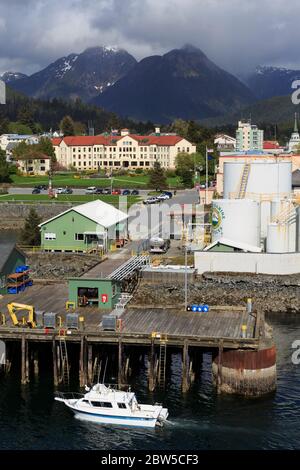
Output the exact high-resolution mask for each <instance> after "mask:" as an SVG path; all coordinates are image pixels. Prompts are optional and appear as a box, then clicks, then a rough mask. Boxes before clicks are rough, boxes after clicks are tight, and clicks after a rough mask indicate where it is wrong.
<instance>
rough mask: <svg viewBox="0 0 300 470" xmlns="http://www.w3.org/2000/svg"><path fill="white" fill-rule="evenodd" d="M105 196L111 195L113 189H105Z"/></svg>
mask: <svg viewBox="0 0 300 470" xmlns="http://www.w3.org/2000/svg"><path fill="white" fill-rule="evenodd" d="M103 194H111V189H110V188H104V189H103Z"/></svg>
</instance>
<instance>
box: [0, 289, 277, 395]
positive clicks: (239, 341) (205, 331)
mask: <svg viewBox="0 0 300 470" xmlns="http://www.w3.org/2000/svg"><path fill="white" fill-rule="evenodd" d="M66 298H67V286H66V285H64V284H58V285H51V286H38V285H35V286H33V287H32V288H31V289H29V290H28V291H25V292H24V293H22V294H18V295H16V296H14V295H9V296H8V295H7V296H4V297H3V298H2V299H0V312H1V314H2V315H3V314H4V315H5V319H6V320H5V322H3V323H5V324H2V326H0V340H2V341H4V342H5V343H6V344H7V345H9V344H10V343H11V342H18V343H20V344H21V381H22V383H24V384H25V383H28V381H29V380H30V373H29V370H30V369H32V367H31V366H32V363H33V364H34V370H36V371H38V368H39V364H38V359H37V355H36V354H35V345H37V344H45V343H50V344H51V345H52V354H53V380H54V384H55V385H58V384H59V382H61V381H62V379H63V378H64V377H66V376H67V375H68V374H69V372H68V374H67V373H66V367H68V364H67V363H68V359H66V355H67V350H68V347H69V345H71V344H77V347H79V379H80V380H79V381H80V385H81V386H84V385H85V384H86V383H88V382H91V381H92V379H93V377H92V376H93V370H94V369H95V367H96V366H97V365H96V364H95V362H96V354H95V353H94V351H95V348H96V347H97V346H99V345H102V346H105V345H110V346H112V347H114V348H116V352H117V354H116V357H117V361H118V383H119V385H120V386H121V385H122V384H123V383H125V381H126V379H127V374H128V370H129V366H130V364H129V357H128V356H126V350H128V349H129V348H133V347H134V346H138V347H141V348H144V349H145V350H146V351H147V357H148V378H149V389H150V390H154V388H155V387H156V386H157V385H161V386H164V381H165V376H166V362H167V361H166V358H167V354H168V350H169V349H174V348H175V349H177V350H180V351H181V353H182V390H183V391H187V390H188V389H189V386H190V384H191V381H192V377H193V375H194V372H195V370H194V368H195V365H196V363H197V360H196V358H195V360H194V361H193V356H196V355H197V353H198V352H201V350H210V351H211V352H212V353H213V357H214V358H215V361H217V363H216V362H215V364H217V366H216V367H217V369H216V372H215V375H216V376H217V386H218V387H219V388H221V387H222V368H223V364H222V361H223V357H224V354H225V352H226V351H237V353H239V352H240V351H247V352H251V351H252V353H253V354H254V356H253V355H252V356H251V357H252V359H251V360H252V362H253V357H255V353H256V352H257V351H259V350H261V349H266V350H269V349H270V348H271V347H272V345H271V346H270V341H269V340H268V339H267V338H266V337H265V321H264V315H263V312H260V311H253V312H251V313H248V312H247V310H246V307H243V306H241V307H228V306H227V307H222V306H215V307H211V308H210V311H209V312H206V313H204V312H201V313H199V312H187V311H185V310H184V308H183V306H180V305H179V306H178V307H177V308H174V307H157V308H147V307H142V306H131V307H129V308H128V309H125V311H124V312H123V313H122V315H121V316H120V320H121V321H120V322H119V328H118V331H104V329H103V326H102V317H103V315H104V314H107V313H108V312H105V311H101V310H99V309H96V308H91V307H81V308H78V309H76V312H78V313H80V314H82V315H83V316H84V319H85V321H84V323H83V324H82V326H81V328H80V330H75V329H73V330H67V329H66V327H65V326H64V324H65V316H66V313H67V312H66V309H65V301H66ZM13 301H18V302H22V303H25V304H30V305H33V306H34V307H35V309H36V310H42V311H44V312H55V313H57V314H58V315H59V316H60V317H61V320H62V325H61V326H60V327H59V328H53V329H50V328H44V329H42V328H33V329H30V328H23V327H18V326H17V327H15V326H13V325H12V323H11V321H10V319H9V316H8V313H7V309H6V305H7V303H9V302H13ZM64 348H65V351H64ZM8 351H9V347H8ZM98 360H99V358H98ZM9 362H10V358H9V354H8V357H7V363H9ZM239 368H241V366H240V365H239ZM261 368H264V364H263V363H262V366H261ZM239 370H240V369H239Z"/></svg>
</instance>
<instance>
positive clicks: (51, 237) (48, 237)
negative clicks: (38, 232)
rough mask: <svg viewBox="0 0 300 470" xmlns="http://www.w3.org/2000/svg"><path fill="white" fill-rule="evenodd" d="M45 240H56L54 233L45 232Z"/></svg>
mask: <svg viewBox="0 0 300 470" xmlns="http://www.w3.org/2000/svg"><path fill="white" fill-rule="evenodd" d="M44 239H45V240H56V233H45V236H44Z"/></svg>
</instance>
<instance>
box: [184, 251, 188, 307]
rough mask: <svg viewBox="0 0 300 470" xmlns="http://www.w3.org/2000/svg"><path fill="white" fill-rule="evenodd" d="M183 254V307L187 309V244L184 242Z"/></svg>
mask: <svg viewBox="0 0 300 470" xmlns="http://www.w3.org/2000/svg"><path fill="white" fill-rule="evenodd" d="M184 248H185V256H184V264H185V272H184V307H185V310H186V309H187V302H188V300H187V297H188V295H187V245H186V244H185V247H184Z"/></svg>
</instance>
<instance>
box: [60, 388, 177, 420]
mask: <svg viewBox="0 0 300 470" xmlns="http://www.w3.org/2000/svg"><path fill="white" fill-rule="evenodd" d="M86 391H87V393H85V394H83V395H80V394H73V393H61V392H58V393H57V394H56V396H55V400H57V401H60V402H62V403H64V404H65V405H66V406H67V407H68V408H70V409H71V410H72V411H73V412H74V413H75V416H76V417H78V418H82V419H87V420H89V421H95V422H97V423H105V424H118V425H125V426H143V427H149V428H154V427H155V426H156V425H162V424H163V422H164V421H166V420H167V417H168V414H169V413H168V410H167V408H163V407H162V406H161V405H160V404H155V405H142V404H139V403H138V402H137V399H136V396H135V394H134V393H133V392H131V391H130V389H129V390H128V391H122V390H118V389H116V388H114V387H113V386H107V385H104V384H101V383H98V384H96V385H94V386H93V387H92V388H89V387H86Z"/></svg>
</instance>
